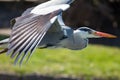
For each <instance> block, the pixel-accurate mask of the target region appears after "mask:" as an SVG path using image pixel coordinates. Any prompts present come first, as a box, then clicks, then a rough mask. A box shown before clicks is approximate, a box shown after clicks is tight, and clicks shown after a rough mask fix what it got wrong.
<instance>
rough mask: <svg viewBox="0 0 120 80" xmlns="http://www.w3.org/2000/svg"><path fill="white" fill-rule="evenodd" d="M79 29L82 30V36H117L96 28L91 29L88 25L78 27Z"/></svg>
mask: <svg viewBox="0 0 120 80" xmlns="http://www.w3.org/2000/svg"><path fill="white" fill-rule="evenodd" d="M77 31H78V32H80V36H81V37H82V38H101V37H105V38H116V37H117V36H115V35H112V34H108V33H104V32H100V31H96V30H93V29H90V28H88V27H81V28H78V29H77Z"/></svg>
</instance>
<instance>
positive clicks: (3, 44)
mask: <svg viewBox="0 0 120 80" xmlns="http://www.w3.org/2000/svg"><path fill="white" fill-rule="evenodd" d="M8 42H9V38H7V39H4V40H1V41H0V48H4V49H2V50H0V54H2V53H5V52H7V51H8V48H7V45H8Z"/></svg>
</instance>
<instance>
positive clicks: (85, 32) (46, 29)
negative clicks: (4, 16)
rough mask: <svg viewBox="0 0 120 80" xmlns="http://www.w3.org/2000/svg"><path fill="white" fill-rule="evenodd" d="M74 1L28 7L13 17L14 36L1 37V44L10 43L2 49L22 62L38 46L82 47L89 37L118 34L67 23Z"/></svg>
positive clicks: (109, 36)
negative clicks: (65, 18) (18, 15)
mask: <svg viewBox="0 0 120 80" xmlns="http://www.w3.org/2000/svg"><path fill="white" fill-rule="evenodd" d="M72 2H73V0H50V1H47V2H45V3H42V4H40V5H38V6H36V7H32V8H28V9H27V10H26V11H25V12H24V13H23V14H22V15H21V16H20V17H17V18H15V19H14V20H12V25H13V28H12V32H11V35H10V38H9V39H5V40H3V41H0V44H3V43H8V47H7V48H6V49H4V50H3V51H1V52H5V51H7V54H8V55H10V56H11V58H14V57H16V59H15V64H16V63H17V62H18V61H19V59H20V62H19V63H20V64H21V63H22V62H23V60H24V58H25V57H26V56H28V59H29V57H30V56H31V55H32V53H33V52H34V50H35V48H36V47H37V46H40V47H43V46H44V48H47V47H51V46H56V47H64V48H68V49H72V50H80V49H83V48H85V47H86V46H87V44H88V38H100V37H107V38H116V36H114V35H111V34H107V33H103V32H98V31H95V30H93V29H90V28H87V27H81V28H78V29H76V30H73V29H72V28H70V27H69V26H66V25H65V24H64V21H63V19H62V12H63V11H65V10H67V9H68V8H69V7H70V3H72ZM56 19H57V20H56ZM53 23H54V24H53Z"/></svg>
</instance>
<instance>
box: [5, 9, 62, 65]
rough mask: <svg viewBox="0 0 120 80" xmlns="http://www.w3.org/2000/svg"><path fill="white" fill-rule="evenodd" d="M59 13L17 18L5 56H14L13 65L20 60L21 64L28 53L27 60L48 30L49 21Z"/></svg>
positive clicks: (58, 11)
mask: <svg viewBox="0 0 120 80" xmlns="http://www.w3.org/2000/svg"><path fill="white" fill-rule="evenodd" d="M60 12H61V10H57V11H54V12H52V13H49V14H47V15H35V14H28V15H25V16H21V17H18V18H17V20H16V21H17V22H16V23H15V24H14V26H13V29H12V33H11V36H10V41H9V46H8V52H7V54H11V58H14V57H15V56H16V59H15V64H16V63H17V62H18V60H19V59H20V58H21V60H20V64H21V63H22V61H23V59H24V57H25V56H26V55H28V53H30V54H29V56H28V59H29V57H30V56H31V54H32V53H33V51H34V49H35V48H36V47H37V45H38V44H39V43H40V42H41V40H42V38H43V37H44V35H45V34H46V32H47V31H48V29H49V28H50V26H51V22H50V20H51V19H52V18H53V17H55V16H56V15H58V14H59V13H60ZM22 55H23V56H22ZM21 56H22V57H21Z"/></svg>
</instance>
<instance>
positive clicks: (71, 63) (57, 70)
mask: <svg viewBox="0 0 120 80" xmlns="http://www.w3.org/2000/svg"><path fill="white" fill-rule="evenodd" d="M0 73H13V74H19V75H24V74H32V73H36V74H42V75H49V76H68V77H69V76H70V77H77V78H79V77H81V76H85V77H88V78H89V77H93V76H94V77H103V78H106V77H118V78H120V49H119V48H115V47H106V46H102V45H89V46H88V47H87V48H86V49H83V50H78V51H73V50H68V49H62V48H58V49H37V50H36V51H35V53H34V54H33V56H32V57H31V59H30V60H29V62H28V63H26V64H25V63H23V65H22V66H21V67H19V66H14V65H13V60H12V59H10V58H9V56H6V55H5V54H2V55H0Z"/></svg>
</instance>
